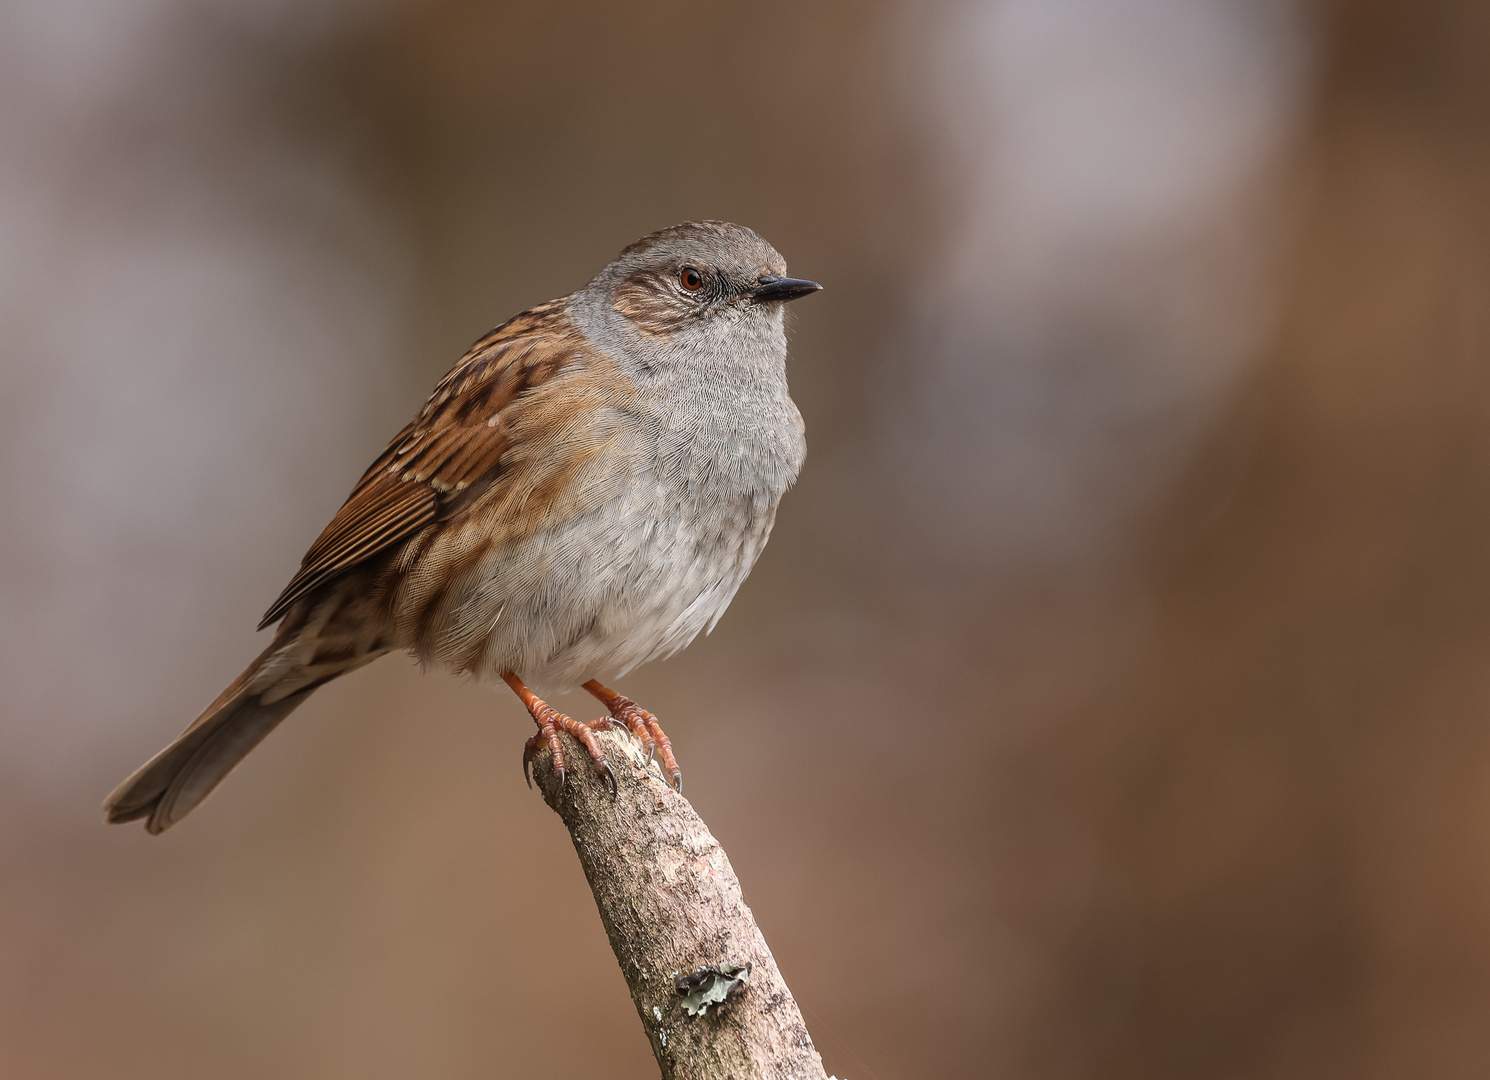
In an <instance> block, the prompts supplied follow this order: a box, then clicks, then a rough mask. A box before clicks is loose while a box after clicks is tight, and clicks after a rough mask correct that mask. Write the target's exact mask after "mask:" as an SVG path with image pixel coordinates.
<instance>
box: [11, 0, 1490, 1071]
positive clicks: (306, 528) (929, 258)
mask: <svg viewBox="0 0 1490 1080" xmlns="http://www.w3.org/2000/svg"><path fill="white" fill-rule="evenodd" d="M1487 136H1490V6H1487V5H1485V4H1484V3H1483V2H1482V0H1412V2H1409V0H1360V2H1355V3H1345V2H1343V0H1341V2H1338V3H1333V4H1332V3H1324V2H1319V3H1306V2H1304V0H990V2H985V3H977V2H973V0H915V2H910V0H879V2H876V3H865V2H856V3H849V2H846V0H820V2H818V3H813V4H793V5H788V4H786V3H783V2H780V0H760V2H758V3H756V4H753V5H736V4H729V5H726V4H717V5H716V4H697V3H694V4H682V3H675V2H671V0H668V2H664V0H646V2H634V3H629V4H624V5H621V4H609V3H601V2H599V0H590V2H572V3H538V2H534V0H529V2H523V3H497V2H487V3H481V2H477V0H295V2H291V0H0V341H3V348H0V419H3V424H0V460H3V461H4V464H5V467H4V469H3V471H0V504H3V506H4V510H3V512H0V560H3V566H4V570H3V572H0V1075H4V1076H7V1077H26V1078H68V1080H70V1078H84V1077H97V1076H101V1075H108V1076H111V1077H115V1078H119V1080H125V1078H130V1077H140V1078H144V1077H149V1078H151V1080H175V1078H181V1080H186V1078H192V1080H195V1078H199V1077H214V1078H223V1080H234V1078H250V1077H253V1078H257V1077H264V1076H277V1077H288V1078H296V1077H304V1078H334V1077H349V1078H350V1077H357V1078H359V1080H363V1078H366V1080H378V1078H390V1080H391V1078H402V1077H410V1076H418V1077H438V1078H467V1077H471V1078H474V1077H486V1076H493V1075H514V1076H524V1075H532V1076H544V1077H556V1078H563V1077H581V1076H584V1077H591V1076H597V1075H604V1076H615V1077H638V1078H640V1077H647V1076H655V1075H656V1072H655V1066H654V1064H653V1063H652V1060H651V1055H650V1052H649V1049H648V1047H647V1044H646V1042H645V1040H644V1039H643V1037H642V1034H641V1031H640V1027H639V1025H638V1024H637V1022H636V1019H635V1016H634V1012H633V1010H632V1006H631V1004H630V1001H629V999H628V997H627V994H626V989H625V985H624V983H623V981H622V979H621V976H620V974H619V972H618V971H617V970H616V967H615V965H614V962H613V960H612V958H611V956H610V953H609V950H608V948H607V946H606V942H605V938H604V935H603V933H602V930H601V927H600V922H599V919H598V917H597V916H596V914H595V911H594V907H593V903H592V901H591V898H590V896H589V893H588V890H587V889H586V887H585V884H584V880H583V877H582V875H581V873H580V871H579V867H578V865H577V862H576V860H575V858H574V855H573V853H572V850H571V848H570V845H569V842H568V840H567V838H566V836H565V834H564V831H563V828H562V826H561V824H560V823H559V821H558V820H557V819H556V818H555V816H554V815H553V814H552V813H551V812H550V811H549V810H547V809H546V808H545V807H544V806H543V804H542V802H541V801H540V799H539V798H538V796H537V795H536V794H535V793H532V792H530V791H529V790H528V789H527V788H526V787H524V786H523V784H522V782H521V781H520V780H519V778H518V764H519V756H520V750H521V743H522V740H523V739H525V738H526V737H527V734H528V732H529V730H530V727H531V725H530V722H529V721H528V720H527V718H526V716H525V714H524V713H523V712H522V710H521V707H520V706H519V704H518V703H517V702H516V701H515V700H514V699H513V698H512V697H511V695H510V694H507V693H505V692H503V693H496V692H493V691H491V690H489V689H483V688H481V687H478V686H474V685H470V684H468V683H464V682H461V681H459V680H456V679H453V678H450V677H448V676H446V675H443V674H440V673H435V672H431V673H428V674H421V673H420V671H419V670H418V669H417V667H416V666H415V665H414V664H413V663H412V662H411V661H407V660H403V659H397V658H389V659H385V660H383V661H381V662H379V663H378V664H377V665H375V666H373V667H372V668H370V669H367V670H365V671H363V672H360V673H358V674H356V675H354V676H352V677H350V678H348V679H346V680H344V681H341V682H338V683H336V684H334V685H332V686H330V687H328V688H327V689H325V690H323V691H322V692H321V693H319V694H318V695H316V697H315V699H314V700H313V701H312V702H311V703H310V704H308V705H307V706H306V707H305V708H304V709H302V710H301V711H300V712H298V713H297V714H296V715H295V717H294V718H293V720H292V721H291V722H290V723H288V724H287V725H286V726H285V727H284V728H283V729H282V730H281V731H280V732H278V733H276V735H275V736H274V737H273V738H272V739H271V740H269V742H268V743H266V744H265V746H264V747H263V748H261V749H260V750H259V751H258V752H257V753H255V754H254V755H253V756H252V758H250V760H249V761H248V763H247V764H246V765H245V766H244V767H243V768H242V769H241V770H239V771H238V772H237V773H235V774H234V775H233V777H232V778H231V780H230V781H229V782H228V783H226V784H225V785H224V787H223V788H222V789H221V790H220V791H219V793H218V794H217V795H216V797H214V798H213V799H212V800H211V802H210V803H208V804H207V805H206V806H205V807H203V808H202V809H201V810H199V811H198V812H197V813H196V814H194V815H193V816H192V817H191V819H190V820H189V821H187V822H186V823H185V824H184V825H182V826H180V827H179V828H177V829H175V830H173V831H172V832H170V833H169V834H168V835H166V836H164V837H162V838H158V839H152V838H149V837H147V836H146V835H145V834H144V832H143V831H142V830H141V829H139V828H138V827H130V828H115V829H106V828H104V826H103V825H102V824H101V820H100V818H101V815H100V812H99V809H98V808H99V804H100V802H101V800H102V798H103V796H104V795H105V794H106V793H107V792H108V791H109V790H110V788H111V787H112V786H113V785H114V784H115V783H116V782H117V781H118V780H119V779H121V778H122V777H123V776H124V775H125V774H127V773H128V772H129V771H131V770H132V769H133V768H134V767H135V766H136V765H138V764H139V763H140V762H142V761H143V760H144V759H145V758H146V757H148V756H149V755H150V754H152V753H154V752H155V751H156V750H157V749H159V748H160V747H161V746H162V745H164V744H165V742H166V741H167V740H168V739H170V738H171V737H172V736H173V735H174V734H175V733H176V732H177V731H179V730H180V729H181V728H182V727H183V726H184V725H185V724H186V723H187V722H189V721H190V720H191V719H192V718H193V717H194V716H195V715H196V714H197V712H198V711H199V710H200V708H201V707H202V706H203V705H204V704H206V702H208V701H209V700H210V699H211V698H213V697H214V696H215V695H216V694H217V692H218V691H219V690H220V689H221V688H222V686H223V685H225V684H226V683H227V681H228V680H229V679H231V678H232V677H233V676H234V675H235V674H236V673H237V672H238V671H239V670H240V669H241V667H242V666H243V665H244V664H245V663H246V662H247V661H248V660H249V659H250V658H251V657H252V656H254V655H255V654H256V653H257V651H258V650H259V649H260V648H261V647H262V644H261V641H260V639H259V638H258V637H257V636H256V635H255V634H254V632H253V626H254V624H255V622H256V620H257V619H258V617H259V615H260V613H261V612H262V611H263V610H264V608H265V607H266V606H267V605H268V603H269V602H270V601H271V600H272V599H273V598H274V596H275V595H276V594H277V592H278V591H279V589H280V587H281V586H282V585H283V584H284V582H285V581H286V580H287V579H288V578H289V576H290V574H291V573H292V571H293V570H294V569H295V567H296V566H297V565H298V562H299V559H300V556H301V554H302V553H303V551H304V549H305V548H306V546H307V545H308V544H309V542H310V541H311V540H312V539H313V538H314V537H315V536H316V534H317V533H318V532H319V530H320V528H321V526H322V525H323V524H324V522H325V520H326V519H327V518H328V517H329V516H330V515H331V513H332V512H333V511H334V510H335V509H336V507H337V506H338V505H339V504H340V502H341V500H342V499H343V498H344V496H345V494H346V493H347V491H348V490H349V489H350V487H351V485H352V483H353V482H354V481H355V480H356V478H357V477H358V475H359V474H360V473H361V471H362V469H363V468H364V467H365V466H366V464H367V463H368V462H369V461H370V460H371V459H372V458H373V456H374V455H375V454H376V453H377V452H378V451H379V450H380V449H381V447H382V446H383V444H384V442H385V441H386V439H387V438H389V437H390V436H391V435H392V434H393V433H394V432H395V431H397V430H398V428H399V427H400V426H401V425H402V424H403V423H404V422H405V421H406V420H407V419H408V417H409V416H411V415H412V413H413V412H414V410H415V409H416V408H417V407H418V405H419V404H420V403H421V402H422V400H423V398H424V396H425V394H426V393H427V392H428V391H429V389H430V388H431V387H432V386H433V384H434V382H435V380H436V379H437V378H438V377H439V375H440V374H441V373H442V372H443V371H444V370H445V369H446V368H447V367H448V366H449V365H450V364H451V363H452V362H453V361H454V360H455V359H456V358H457V357H458V356H459V355H460V354H461V352H462V351H463V350H464V349H465V347H466V346H467V345H468V344H469V343H470V342H471V341H472V340H473V339H475V338H476V337H477V336H478V335H480V334H481V333H482V332H483V331H485V330H486V329H488V328H489V327H491V326H493V325H495V324H496V323H498V322H501V321H503V320H504V319H506V318H507V317H508V316H509V315H511V314H513V313H515V312H516V311H518V310H520V309H522V308H524V307H527V306H530V305H532V304H534V303H537V302H540V301H542V300H545V299H547V298H549V297H552V296H556V295H561V294H563V293H566V292H569V291H571V290H572V289H574V288H576V287H578V286H579V285H581V284H582V283H583V282H584V281H585V280H587V279H588V277H589V276H590V275H591V274H593V273H594V272H595V271H596V270H597V269H599V268H600V267H601V266H602V265H604V264H605V263H606V262H607V261H608V260H609V259H611V258H612V257H613V256H614V255H615V253H616V252H617V251H618V250H619V249H620V248H621V247H622V246H623V245H624V244H626V243H628V242H629V241H631V240H632V239H634V238H636V237H637V236H639V235H641V234H643V233H645V232H648V231H650V230H653V229H655V228H659V227H661V226H665V225H668V224H671V223H673V222H676V221H679V220H683V219H686V218H690V217H722V218H729V219H733V220H736V221H740V222H743V223H745V224H748V225H751V226H753V227H754V228H756V229H757V230H759V231H760V232H761V233H762V234H763V235H764V236H766V237H767V238H768V239H769V240H770V241H771V242H772V243H773V244H775V245H776V247H777V248H778V249H779V250H780V251H782V252H783V254H784V255H785V256H786V258H787V259H788V261H789V263H790V266H791V269H792V270H793V271H794V272H796V273H799V274H801V275H804V276H809V277H812V278H815V279H818V280H820V281H822V282H824V283H825V284H826V285H827V291H826V292H824V293H823V294H822V295H821V296H818V297H814V298H813V299H811V300H808V301H806V302H804V303H803V304H801V305H800V306H799V307H798V308H797V309H796V310H795V312H794V316H795V325H794V329H793V353H792V361H791V378H792V384H793V389H794V394H795V396H796V398H797V401H798V403H799V404H800V406H801V408H802V411H803V413H804V414H805V416H806V419H807V425H808V438H809V444H810V447H811V451H810V453H809V457H808V463H807V467H806V470H805V472H804V475H803V477H802V480H801V482H800V484H799V486H798V488H797V489H796V490H795V491H794V492H793V493H792V494H791V495H790V496H789V497H788V499H787V501H786V502H785V504H784V506H783V509H782V512H781V515H780V518H779V520H778V523H777V527H776V532H775V535H774V538H773V540H772V543H771V547H770V548H769V550H768V551H767V553H766V555H765V557H764V559H763V560H762V562H761V564H760V565H759V567H758V568H757V570H756V572H755V574H754V575H753V577H752V578H751V579H750V581H749V583H748V584H747V585H746V587H745V588H744V589H743V590H742V592H741V594H740V596H739V597H738V598H737V600H736V602H735V604H734V606H733V608H732V610H731V611H730V613H729V615H728V616H727V617H726V618H725V619H724V621H723V622H722V623H721V625H720V627H719V629H718V630H717V631H716V632H715V633H714V634H713V636H712V637H710V638H708V639H706V640H702V641H700V642H698V643H696V644H695V645H694V646H693V647H692V648H691V649H689V650H688V651H687V652H685V653H683V654H681V655H680V656H679V657H677V658H675V659H674V660H672V661H669V662H667V663H665V664H657V665H653V666H651V667H648V668H645V669H643V670H641V671H640V672H638V673H636V674H634V675H633V676H632V677H631V678H630V679H629V680H628V681H627V682H626V683H625V684H624V687H623V688H624V689H625V691H626V692H627V693H628V694H630V695H632V696H634V697H636V698H638V699H640V700H641V701H643V702H644V703H645V704H646V705H647V706H648V707H649V708H651V709H653V710H654V711H655V712H657V713H658V714H659V715H660V716H661V717H662V719H663V721H664V723H665V724H666V725H667V729H668V731H669V733H670V734H671V735H672V737H673V739H674V742H675V745H676V746H677V747H678V750H679V756H680V758H681V760H682V762H683V764H684V768H685V771H686V774H687V777H688V790H689V794H690V796H691V798H692V799H693V800H694V803H695V805H696V806H697V807H698V808H699V810H700V811H701V813H702V814H703V816H704V818H705V819H706V820H707V821H708V822H709V824H710V825H711V827H712V828H713V829H714V831H715V833H716V834H717V835H718V837H719V838H720V840H721V841H722V842H723V844H724V846H725V848H726V849H727V850H728V852H729V854H730V856H731V858H732V860H733V862H734V865H735V867H736V869H737V871H738V872H739V875H740V877H741V879H742V881H743V883H744V885H745V889H746V895H747V898H748V899H749V900H750V902H751V904H752V906H753V907H754V910H755V912H756V915H757V917H758V919H759V921H760V923H761V926H762V928H763V929H764V931H765V933H766V936H767V938H768V939H769V940H770V942H771V945H772V947H773V949H774V950H775V953H776V956H777V958H778V960H779V962H780V965H781V968H782V970H783V973H784V974H785V976H786V978H787V980H788V982H789V983H790V984H791V986H792V988H793V990H794V992H795V993H796V996H797V998H798V1000H799V1001H800V1003H801V1005H802V1006H803V1008H804V1011H805V1014H806V1018H807V1021H808V1024H809V1027H810V1028H811V1030H812V1032H813V1034H814V1037H815V1039H816V1041H817V1044H818V1046H819V1048H820V1049H821V1051H822V1054H823V1057H824V1059H825V1062H826V1064H827V1066H828V1068H829V1070H830V1071H832V1072H835V1073H836V1074H837V1075H839V1076H841V1077H842V1076H847V1077H849V1078H851V1080H889V1078H891V1077H931V1076H945V1075H964V1076H1000V1077H1005V1076H1007V1077H1021V1078H1025V1077H1028V1078H1072V1080H1081V1078H1099V1077H1100V1078H1129V1077H1131V1078H1135V1080H1136V1078H1140V1077H1143V1078H1154V1077H1173V1078H1176V1080H1179V1078H1193V1077H1222V1078H1231V1077H1237V1078H1241V1077H1259V1078H1280V1080H1281V1078H1294V1077H1336V1076H1342V1075H1344V1076H1353V1077H1362V1078H1376V1077H1382V1078H1385V1077H1421V1076H1433V1077H1482V1076H1485V1075H1487V1074H1490V1024H1486V1022H1485V1016H1486V1014H1487V1010H1490V201H1487V199H1486V192H1487V191H1490V141H1487ZM560 704H561V705H564V704H568V705H569V706H571V707H572V708H574V709H576V710H578V711H580V712H581V713H583V710H584V709H585V708H590V709H591V710H592V711H593V703H591V704H590V705H586V704H585V703H584V702H582V701H580V700H579V699H570V700H569V701H567V702H562V701H561V702H560Z"/></svg>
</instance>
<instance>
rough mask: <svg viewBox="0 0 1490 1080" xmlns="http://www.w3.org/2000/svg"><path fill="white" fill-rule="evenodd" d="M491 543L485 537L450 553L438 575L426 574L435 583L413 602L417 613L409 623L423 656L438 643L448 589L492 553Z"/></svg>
mask: <svg viewBox="0 0 1490 1080" xmlns="http://www.w3.org/2000/svg"><path fill="white" fill-rule="evenodd" d="M493 544H494V539H493V537H491V536H490V535H486V536H483V537H481V538H480V539H479V540H478V541H477V542H475V543H473V544H471V545H470V546H469V547H468V548H466V549H465V550H464V551H462V550H459V549H457V550H452V551H450V553H449V555H448V557H447V558H446V559H445V560H444V562H445V565H444V567H443V568H442V569H441V570H440V572H439V573H438V574H435V575H425V578H426V579H428V578H429V577H431V576H432V577H433V580H434V581H435V582H436V583H437V584H436V587H435V588H434V589H433V590H432V591H431V592H430V593H429V595H427V596H425V597H421V598H419V599H417V600H416V601H415V603H416V604H417V611H416V613H415V615H414V618H413V620H412V621H413V629H414V635H413V636H414V641H415V642H416V643H417V646H418V649H419V651H420V653H421V654H422V655H427V654H429V653H431V652H432V651H433V646H434V644H435V642H436V640H438V633H437V631H438V630H439V623H440V618H441V615H442V614H443V609H444V607H445V604H446V602H447V600H449V598H450V593H451V589H452V588H453V587H454V586H456V585H458V584H464V582H465V578H466V575H467V574H468V573H469V572H470V571H471V570H474V569H475V568H476V567H477V566H478V565H480V563H481V560H483V559H485V558H486V557H487V555H489V554H490V553H491V549H492V546H493Z"/></svg>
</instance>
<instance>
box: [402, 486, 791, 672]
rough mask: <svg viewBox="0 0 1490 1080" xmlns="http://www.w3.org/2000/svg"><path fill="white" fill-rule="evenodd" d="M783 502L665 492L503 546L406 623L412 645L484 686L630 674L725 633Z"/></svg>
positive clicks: (634, 496) (759, 495)
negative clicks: (716, 627) (718, 628)
mask: <svg viewBox="0 0 1490 1080" xmlns="http://www.w3.org/2000/svg"><path fill="white" fill-rule="evenodd" d="M778 500H779V495H776V494H773V493H771V492H769V491H761V492H756V493H749V494H745V495H736V496H734V497H732V498H728V499H725V498H716V499H708V500H706V502H705V504H704V505H702V506H700V505H697V503H696V502H695V503H690V502H689V501H688V500H687V499H685V498H684V497H682V496H679V495H675V494H672V493H670V492H668V491H667V490H665V489H663V488H660V487H659V488H658V489H656V490H653V491H648V492H645V493H640V494H639V493H636V492H631V493H628V494H627V495H626V496H625V497H618V498H615V499H612V500H609V501H607V502H606V503H604V504H602V505H600V506H598V507H596V508H594V509H592V510H590V511H587V512H586V513H585V514H583V515H580V516H578V517H575V518H571V519H569V520H567V521H564V522H562V523H559V524H556V525H554V526H551V527H547V528H543V529H540V530H538V531H537V532H535V533H534V534H532V535H529V536H526V537H522V538H520V539H513V540H508V541H505V542H498V543H493V544H491V545H490V546H489V547H488V548H487V549H486V550H485V551H484V552H483V553H482V554H481V555H480V557H479V559H477V560H475V561H474V562H473V563H472V564H471V565H470V567H469V569H468V570H466V571H464V572H462V573H461V574H460V575H459V577H458V578H457V580H456V581H455V582H453V583H452V586H451V587H450V588H448V589H446V590H445V592H446V595H445V596H444V597H443V598H442V600H441V601H440V603H439V605H438V607H436V608H427V610H426V611H425V613H424V614H422V616H421V617H420V618H418V619H407V618H400V620H399V621H400V622H401V623H403V624H404V625H406V626H409V627H410V628H411V630H412V633H411V634H410V635H409V639H408V640H407V641H406V644H408V645H409V646H410V647H411V648H413V649H414V651H415V652H416V653H418V654H419V655H420V656H421V658H422V659H424V660H425V661H426V662H437V663H440V664H442V665H444V666H446V667H449V668H451V669H453V670H455V671H457V672H463V673H464V672H469V673H471V674H474V675H476V676H477V677H478V678H480V679H482V681H492V682H495V681H496V680H498V679H500V677H501V675H502V674H503V673H504V672H507V671H511V672H515V673H516V674H517V675H518V676H519V677H521V678H522V679H523V680H524V681H526V682H527V683H529V685H531V686H533V687H534V688H535V689H537V690H538V691H539V692H540V693H543V692H553V691H555V690H565V689H570V688H572V687H574V686H577V685H578V684H579V683H581V682H584V681H586V680H588V679H592V678H599V677H603V676H607V675H620V674H623V673H625V672H626V671H628V670H630V669H631V668H633V667H635V666H636V665H638V664H641V663H644V662H645V661H647V660H651V659H654V658H657V657H661V656H666V655H669V654H671V653H673V652H676V651H677V650H678V649H681V648H682V647H683V646H685V645H687V644H688V643H689V642H690V641H692V640H693V639H694V638H695V637H696V636H697V635H698V634H699V632H700V631H702V630H706V629H711V628H712V627H713V624H714V623H715V622H716V621H717V620H718V618H719V616H720V615H722V614H723V613H724V610H725V608H726V607H728V605H729V602H730V600H731V599H732V598H733V597H734V594H735V591H736V590H737V589H738V588H739V587H740V584H741V583H742V582H743V581H744V580H745V577H746V575H747V574H749V572H750V568H751V567H752V566H753V565H754V563H755V560H756V558H757V557H759V555H760V552H761V549H762V548H763V547H764V546H765V543H766V539H767V536H768V535H769V533H770V530H771V525H772V523H773V521H774V519H775V514H776V504H777V501H778ZM426 603H427V602H426ZM400 614H404V613H400Z"/></svg>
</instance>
